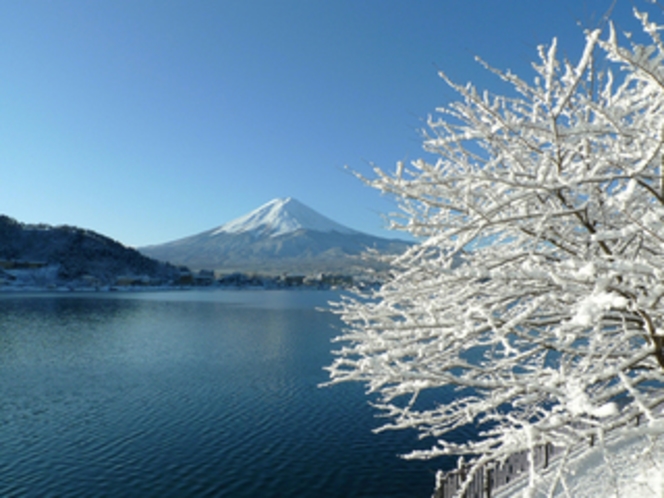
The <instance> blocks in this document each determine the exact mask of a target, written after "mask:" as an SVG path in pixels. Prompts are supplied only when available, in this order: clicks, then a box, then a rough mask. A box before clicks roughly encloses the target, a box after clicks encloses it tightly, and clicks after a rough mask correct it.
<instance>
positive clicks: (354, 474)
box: [0, 291, 450, 498]
mask: <svg viewBox="0 0 664 498" xmlns="http://www.w3.org/2000/svg"><path fill="white" fill-rule="evenodd" d="M336 297H337V294H334V293H330V292H322V291H315V292H314V291H311V292H310V291H256V292H254V291H188V292H186V291H182V292H180V291H171V292H154V293H107V294H34V295H26V294H22V295H0V496H3V497H7V496H58V497H69V496H127V497H131V496H136V497H149V496H153V497H188V496H192V497H198V496H201V497H205V496H223V497H260V498H268V497H316V498H318V497H414V498H417V497H428V496H430V494H431V491H432V488H433V484H434V473H435V470H436V468H438V467H440V466H444V465H447V466H449V465H450V462H440V461H438V462H409V461H404V460H402V459H400V458H398V456H397V455H398V454H401V453H405V452H407V451H409V450H410V449H412V448H413V447H415V446H418V447H426V444H424V445H423V443H421V442H420V443H418V442H417V440H416V437H415V435H414V434H412V433H404V432H390V433H383V434H373V433H372V432H371V429H373V428H375V427H377V426H378V425H380V420H378V419H376V418H375V414H376V413H375V411H374V409H373V408H371V406H369V405H368V403H367V398H366V396H365V395H364V392H363V386H360V385H350V384H349V385H340V386H334V387H328V388H319V387H318V384H319V383H321V382H324V381H325V380H326V379H327V376H326V375H327V374H326V372H325V371H323V367H324V366H326V365H329V364H330V362H331V360H332V355H331V353H330V351H331V350H332V349H333V345H331V344H330V339H331V338H332V337H333V336H334V335H336V334H337V333H338V327H339V326H340V323H339V320H338V318H337V317H335V316H334V315H331V314H329V313H323V312H320V311H316V309H315V308H316V306H321V305H325V303H326V302H327V301H328V300H330V299H335V298H336Z"/></svg>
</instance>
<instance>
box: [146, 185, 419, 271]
mask: <svg viewBox="0 0 664 498" xmlns="http://www.w3.org/2000/svg"><path fill="white" fill-rule="evenodd" d="M410 245H411V243H409V242H406V241H403V240H399V239H386V238H382V237H375V236H373V235H369V234H366V233H363V232H359V231H357V230H353V229H351V228H348V227H345V226H344V225H341V224H339V223H337V222H335V221H332V220H331V219H329V218H327V217H325V216H323V215H322V214H320V213H318V212H316V211H314V210H313V209H311V208H309V207H308V206H305V205H304V204H302V203H301V202H299V201H297V200H295V199H293V198H290V197H288V198H283V199H274V200H272V201H270V202H268V203H267V204H264V205H263V206H261V207H259V208H258V209H255V210H254V211H251V212H250V213H248V214H246V215H244V216H241V217H239V218H237V219H235V220H233V221H230V222H228V223H225V224H223V225H221V226H218V227H216V228H213V229H211V230H207V231H205V232H202V233H199V234H196V235H192V236H189V237H185V238H183V239H179V240H175V241H172V242H167V243H165V244H159V245H152V246H147V247H142V248H139V251H140V252H142V253H143V254H145V255H147V256H150V257H152V258H155V259H158V260H161V261H168V262H170V263H172V264H176V265H186V266H188V267H190V268H193V269H199V270H202V269H206V270H218V271H220V272H224V273H230V272H237V271H241V272H245V273H246V272H254V273H262V274H281V273H297V274H311V273H318V272H335V273H339V272H342V273H350V274H357V273H362V272H363V270H366V269H369V268H373V269H380V268H381V264H380V263H379V262H378V261H372V260H370V259H369V260H367V259H365V258H362V257H361V255H362V254H363V253H365V252H366V251H367V249H376V250H377V251H379V252H380V253H383V254H397V253H401V252H403V251H405V250H406V249H407V248H408V246H410Z"/></svg>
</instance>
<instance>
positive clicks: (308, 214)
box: [210, 197, 358, 237]
mask: <svg viewBox="0 0 664 498" xmlns="http://www.w3.org/2000/svg"><path fill="white" fill-rule="evenodd" d="M302 229H304V230H313V231H317V232H338V233H342V234H355V233H358V232H356V231H355V230H352V229H350V228H347V227H345V226H343V225H341V224H339V223H336V222H334V221H332V220H331V219H329V218H327V217H325V216H323V215H322V214H319V213H317V212H316V211H314V210H313V209H311V208H309V207H307V206H305V205H304V204H302V203H301V202H299V201H297V200H296V199H293V198H292V197H286V198H280V199H273V200H271V201H270V202H268V203H267V204H263V205H262V206H261V207H259V208H257V209H255V210H254V211H252V212H250V213H248V214H246V215H244V216H241V217H239V218H237V219H235V220H233V221H230V222H228V223H226V224H224V225H222V226H220V227H219V228H217V229H215V230H213V231H212V232H211V233H210V235H211V236H214V235H218V234H221V233H235V234H237V233H247V232H255V233H256V234H257V235H258V234H260V235H263V236H268V237H277V236H279V235H285V234H288V233H292V232H296V231H297V230H302Z"/></svg>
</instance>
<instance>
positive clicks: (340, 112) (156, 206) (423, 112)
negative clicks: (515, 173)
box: [0, 0, 643, 246]
mask: <svg viewBox="0 0 664 498" xmlns="http://www.w3.org/2000/svg"><path fill="white" fill-rule="evenodd" d="M635 2H636V3H637V5H643V3H642V2H640V0H635ZM611 4H612V0H484V1H479V0H435V1H434V0H217V1H212V0H208V1H202V0H199V1H189V0H178V1H173V0H151V1H148V0H128V1H122V0H97V1H91V0H80V1H67V0H62V1H60V0H58V1H45V0H44V1H37V0H25V1H19V0H6V1H3V2H0V213H2V214H7V215H9V216H12V217H14V218H17V219H18V220H20V221H24V222H30V223H36V222H45V223H50V224H70V225H77V226H81V227H84V228H90V229H93V230H96V231H99V232H101V233H103V234H106V235H108V236H110V237H113V238H115V239H117V240H119V241H121V242H123V243H125V244H128V245H132V246H141V245H146V244H153V243H161V242H166V241H170V240H173V239H176V238H180V237H184V236H187V235H191V234H194V233H198V232H201V231H203V230H207V229H209V228H213V227H215V226H217V225H220V224H222V223H225V222H227V221H230V220H231V219H233V218H236V217H238V216H240V215H242V214H245V213H246V212H248V211H250V210H251V209H254V208H256V207H258V206H259V205H261V204H263V203H265V202H267V201H269V200H271V199H273V198H275V197H287V196H291V197H295V198H297V199H298V200H300V201H301V202H303V203H305V204H307V205H309V206H310V207H312V208H314V209H316V210H317V211H319V212H321V213H323V214H325V215H327V216H329V217H331V218H332V219H334V220H335V221H338V222H340V223H343V224H345V225H348V226H350V227H352V228H355V229H358V230H364V231H367V232H369V233H373V234H377V235H391V234H389V233H388V232H385V231H384V230H383V226H384V222H383V220H382V219H381V216H380V213H381V212H385V211H391V210H394V203H393V202H392V201H390V200H389V199H388V198H386V197H382V196H381V195H380V194H379V193H377V192H374V191H373V190H372V189H370V188H368V187H365V186H364V185H362V184H361V183H360V182H359V181H358V180H356V179H355V178H354V177H352V176H351V175H350V174H348V173H347V172H346V171H344V169H343V167H344V165H348V166H349V167H350V168H353V169H356V170H359V171H361V172H363V173H369V171H370V167H369V163H370V162H374V163H376V164H379V165H381V166H382V167H384V168H388V169H391V168H392V167H393V165H394V164H395V163H396V161H398V160H406V161H410V160H413V159H416V158H418V157H421V156H422V155H423V153H422V149H421V141H420V134H419V130H421V129H422V127H423V119H426V117H427V115H428V114H429V113H431V112H433V111H434V109H435V107H436V106H441V105H444V104H445V103H447V102H449V100H450V99H451V98H453V97H454V95H453V93H452V92H451V91H450V90H449V89H448V88H446V86H445V85H444V84H443V83H442V81H441V80H440V79H439V78H438V76H437V70H438V69H443V70H445V71H446V72H447V73H448V74H449V75H450V76H451V77H452V78H453V79H454V80H456V81H458V82H466V81H473V82H475V83H476V84H477V85H478V86H480V87H482V88H488V89H493V88H495V86H496V84H497V82H496V80H495V78H494V77H492V76H491V75H489V74H487V73H486V71H484V70H483V69H482V68H481V67H479V65H478V64H477V63H476V62H475V61H474V60H473V57H474V55H479V56H481V57H482V58H484V59H485V60H487V61H488V62H490V63H491V64H492V65H494V66H496V67H499V68H503V69H507V68H509V69H512V70H513V71H517V72H519V73H521V74H523V75H524V76H526V77H530V75H531V73H530V61H532V60H533V59H534V57H535V55H536V47H537V45H538V44H543V43H544V44H547V43H549V42H550V41H551V39H552V37H553V36H558V38H559V44H560V45H561V47H562V49H563V50H564V51H566V52H567V53H568V54H569V55H570V57H576V56H578V55H579V54H580V51H581V49H582V45H583V36H582V32H581V29H580V28H579V26H578V23H579V22H581V23H582V24H584V25H586V26H594V25H595V23H596V22H597V20H598V19H599V18H600V17H601V16H602V14H604V13H605V12H606V10H607V9H608V8H609V7H610V6H611ZM631 8H632V6H631V2H630V1H628V0H618V2H617V5H616V7H615V11H614V19H615V20H616V21H617V23H618V24H619V25H621V26H627V27H629V28H630V29H632V28H633V26H634V21H633V20H632V16H631Z"/></svg>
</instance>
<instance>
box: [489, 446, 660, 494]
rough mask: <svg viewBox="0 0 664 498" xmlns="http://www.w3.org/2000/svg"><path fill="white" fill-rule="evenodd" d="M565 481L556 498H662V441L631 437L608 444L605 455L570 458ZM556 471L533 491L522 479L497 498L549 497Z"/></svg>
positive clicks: (545, 475) (598, 452) (547, 474)
mask: <svg viewBox="0 0 664 498" xmlns="http://www.w3.org/2000/svg"><path fill="white" fill-rule="evenodd" d="M570 468H572V469H574V470H573V474H572V473H570V474H568V475H567V476H566V477H565V481H566V482H565V484H566V486H567V491H565V490H564V489H563V487H562V486H561V485H560V484H558V486H557V487H556V491H555V493H554V494H553V496H555V497H566V496H569V497H572V498H598V497H602V498H664V438H663V437H659V438H658V439H650V438H648V436H647V435H645V434H643V433H641V434H638V433H636V434H634V435H633V436H631V437H626V438H623V439H620V440H617V441H612V442H607V443H606V448H605V451H603V450H602V448H601V447H600V446H599V445H598V446H597V447H596V448H595V449H593V450H592V451H590V452H588V453H585V454H584V455H581V456H576V457H574V456H573V457H572V463H571V465H570ZM557 470H558V468H557V465H555V463H554V464H553V465H551V467H549V469H547V471H546V472H545V473H543V474H542V475H541V476H540V479H539V482H537V483H536V484H535V486H534V487H531V486H529V485H528V477H527V475H524V478H522V479H521V480H519V481H516V482H515V484H514V485H513V486H509V487H507V488H503V489H502V490H500V491H498V492H497V493H496V494H495V496H496V498H507V497H519V498H543V497H545V496H549V494H548V493H549V490H550V487H551V483H552V482H553V478H554V475H555V473H556V471H557Z"/></svg>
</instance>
